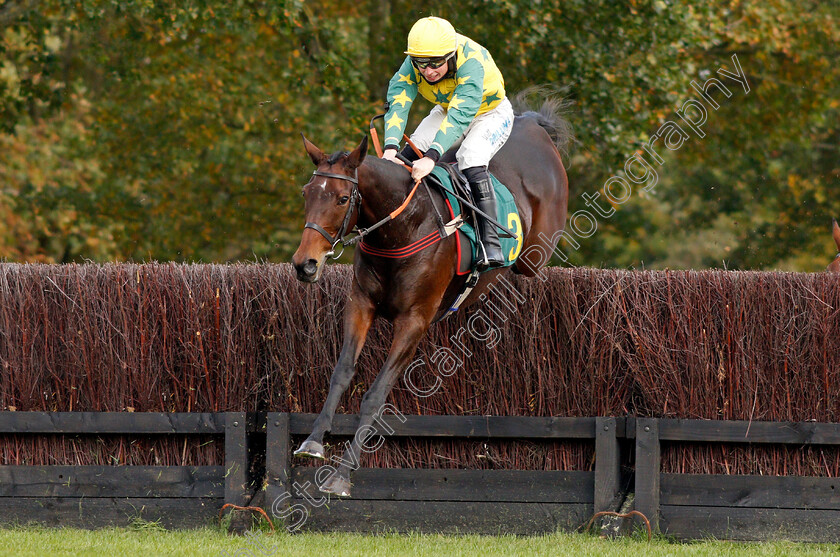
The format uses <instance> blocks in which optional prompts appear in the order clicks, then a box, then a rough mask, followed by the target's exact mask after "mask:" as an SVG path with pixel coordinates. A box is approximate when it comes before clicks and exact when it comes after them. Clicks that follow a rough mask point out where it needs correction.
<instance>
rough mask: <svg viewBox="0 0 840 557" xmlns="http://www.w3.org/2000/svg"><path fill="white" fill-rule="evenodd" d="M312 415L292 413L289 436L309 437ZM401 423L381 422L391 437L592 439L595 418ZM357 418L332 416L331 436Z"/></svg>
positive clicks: (346, 430)
mask: <svg viewBox="0 0 840 557" xmlns="http://www.w3.org/2000/svg"><path fill="white" fill-rule="evenodd" d="M316 417H317V415H316V414H292V415H291V423H290V428H291V433H292V435H309V433H310V432H311V431H312V424H313V422H314V421H315V418H316ZM403 417H404V418H405V422H404V423H403V422H402V421H401V420H400V419H399V418H398V417H396V416H394V415H393V414H391V413H387V412H386V413H385V414H384V415H383V418H382V422H384V423H385V424H387V426H388V427H390V429H392V430H393V434H391V435H393V436H411V437H461V438H473V439H475V438H479V439H487V438H499V439H595V418H539V417H529V416H415V415H406V416H403ZM358 423H359V417H358V415H356V414H336V416H335V419H334V420H333V426H332V430H331V433H332V434H333V435H353V434H354V433H355V431H356V426H357V425H358ZM374 427H375V428H376V430H377V432H378V433H381V434H383V435H386V434H390V431H389V430H388V428H387V427H386V426H385V425H381V424H380V423H379V422H374Z"/></svg>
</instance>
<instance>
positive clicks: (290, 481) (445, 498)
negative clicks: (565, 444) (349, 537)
mask: <svg viewBox="0 0 840 557" xmlns="http://www.w3.org/2000/svg"><path fill="white" fill-rule="evenodd" d="M315 417H316V416H315V415H314V414H281V413H269V414H268V416H267V420H266V422H267V424H268V429H267V438H266V444H267V447H268V450H267V454H266V470H267V477H268V484H267V496H266V507H267V510H269V511H270V512H273V514H274V515H275V516H280V517H283V518H284V519H286V523H287V525H289V526H291V527H292V528H295V529H298V528H301V529H312V530H350V531H364V532H376V531H410V530H422V531H434V532H478V533H488V534H493V533H499V532H506V533H510V532H513V533H521V534H527V533H537V532H553V531H556V530H557V528H558V527H560V528H564V529H575V528H578V527H579V526H581V525H582V524H585V523H586V521H587V520H588V519H589V517H591V516H592V515H593V513H594V512H596V511H597V510H607V508H609V507H610V505H611V504H613V500H614V499H615V498H616V496H617V495H618V491H619V483H620V477H619V473H620V467H619V464H620V462H619V451H618V437H619V435H621V436H623V435H624V420H623V419H620V418H534V417H495V416H494V417H489V416H401V417H400V418H399V419H398V418H397V417H395V416H391V415H386V416H384V417H383V422H385V423H387V428H388V429H389V430H390V433H389V434H388V435H387V437H414V438H422V437H426V438H429V437H432V438H440V437H445V438H457V439H486V440H488V441H492V440H496V439H530V440H562V439H586V440H591V441H592V442H594V443H595V450H596V457H595V470H594V472H589V471H569V472H563V471H539V470H427V469H374V468H361V469H358V470H357V471H355V472H354V474H353V497H352V499H340V500H336V499H332V500H331V501H328V500H327V499H326V498H324V497H323V496H322V495H321V494H320V493H319V491H318V488H317V485H318V484H319V483H323V481H324V478H325V477H326V474H324V475H323V476H319V475H318V472H317V470H318V469H317V468H313V467H308V466H301V467H295V466H293V462H292V459H291V451H292V446H291V441H292V436H293V435H294V436H300V435H307V434H308V433H309V432H310V431H311V430H312V423H313V421H314V420H315ZM357 423H358V417H356V416H341V415H340V416H336V420H335V423H334V425H333V428H332V432H331V433H332V434H333V435H335V436H351V435H353V433H354V431H355V429H356V424H357ZM383 428H385V426H384V425H383ZM327 464H329V463H327Z"/></svg>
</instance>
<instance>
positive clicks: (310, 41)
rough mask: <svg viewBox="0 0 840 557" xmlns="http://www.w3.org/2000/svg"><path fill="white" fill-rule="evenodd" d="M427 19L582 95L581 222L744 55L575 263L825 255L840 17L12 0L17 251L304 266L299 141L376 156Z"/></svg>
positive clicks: (816, 261) (778, 264)
mask: <svg viewBox="0 0 840 557" xmlns="http://www.w3.org/2000/svg"><path fill="white" fill-rule="evenodd" d="M426 15H439V16H442V17H447V18H449V19H450V20H451V21H452V22H453V24H454V25H455V27H456V29H458V30H459V31H461V32H463V33H464V34H467V35H469V36H471V37H472V38H474V39H476V40H478V41H479V42H480V43H482V44H484V45H485V46H487V47H488V49H489V50H490V51H491V53H492V54H493V56H494V58H495V59H496V61H497V63H498V65H499V66H500V68H501V69H502V71H503V74H504V75H505V80H506V85H507V88H508V91H509V93H515V92H516V91H518V90H521V89H523V88H525V87H526V86H528V85H533V84H543V83H550V84H555V85H558V86H563V87H566V88H567V91H568V95H569V97H570V99H571V100H573V101H574V103H575V104H574V109H573V110H572V111H571V112H570V113H569V114H568V118H569V119H570V120H571V122H572V123H573V125H574V127H575V131H576V134H577V137H578V140H579V143H578V145H577V149H576V151H575V152H574V155H573V157H572V159H571V160H570V161H567V162H570V163H571V168H570V171H569V175H570V185H571V188H572V196H571V207H570V208H571V211H572V212H574V211H577V210H581V209H585V208H586V207H585V206H584V202H583V199H582V198H581V197H580V195H581V194H582V193H584V192H589V193H595V192H597V191H599V190H600V189H601V186H602V185H603V183H604V181H605V180H606V179H607V178H609V177H610V176H613V175H621V174H622V172H623V170H622V169H623V166H624V162H625V161H626V160H627V158H628V157H630V156H632V155H633V154H634V153H639V154H643V153H644V152H643V150H642V146H643V145H644V144H646V143H647V142H648V141H649V140H650V138H651V136H652V135H653V134H654V133H655V132H656V130H657V129H659V127H660V126H661V125H662V124H663V123H664V122H666V121H668V120H674V119H675V110H677V109H678V108H679V107H680V106H681V105H682V103H684V102H685V101H686V100H687V99H690V98H696V97H697V93H696V92H695V91H694V90H693V89H692V87H691V82H692V80H694V81H697V82H700V83H702V82H704V81H705V79H708V77H709V76H714V75H715V71H716V70H717V69H718V68H720V67H726V68H728V69H730V70H731V69H732V68H731V56H732V55H733V54H736V55H737V56H738V59H739V61H740V63H741V66H742V68H743V70H744V72H745V73H746V74H747V78H748V80H749V84H750V88H751V90H750V92H749V93H745V92H744V91H743V90H737V89H736V90H733V95H732V97H730V98H728V99H727V98H719V99H718V100H719V101H720V104H721V107H720V109H718V110H716V111H714V110H710V111H709V114H708V120H707V122H706V124H705V125H704V128H703V130H704V132H705V133H706V135H705V137H704V138H702V139H701V138H698V137H693V138H692V139H691V140H690V141H687V142H686V143H685V145H683V146H682V148H681V149H680V150H679V151H674V152H671V153H666V154H663V158H664V160H665V162H664V164H662V165H661V166H658V167H657V172H658V175H659V180H660V181H659V184H658V185H657V187H656V188H655V190H654V191H653V192H650V193H645V192H641V191H634V193H633V196H632V198H631V199H630V200H629V201H628V202H627V203H625V204H623V205H620V206H615V209H616V210H617V211H616V214H615V215H614V216H612V217H610V218H609V219H602V220H601V222H599V227H598V232H597V234H596V235H594V236H593V237H592V238H590V239H587V240H583V241H582V242H581V249H580V250H578V251H575V252H574V253H573V254H572V261H573V262H574V263H575V264H585V265H603V266H621V267H625V266H645V267H665V266H670V267H676V268H679V267H706V266H723V265H726V266H729V267H730V268H785V269H794V268H796V269H800V270H816V269H820V268H822V267H823V266H824V264H825V263H827V262H828V260H829V258H830V256H831V255H832V250H833V246H832V242H831V239H830V236H829V231H830V228H829V224H830V217H831V216H833V215H837V216H840V202H839V201H838V200H837V199H836V196H835V195H833V193H832V189H836V184H837V179H838V176H840V167H838V165H837V162H836V161H837V158H838V157H837V154H838V152H837V151H838V135H839V134H840V131H838V126H837V121H838V112H840V110H838V108H840V102H838V100H837V99H838V98H840V90H838V89H840V85H838V84H840V79H839V78H840V75H839V74H840V69H838V67H837V65H836V63H835V60H836V58H837V54H838V47H837V46H836V45H837V44H839V43H838V40H840V31H838V29H840V27H838V26H837V25H836V22H837V19H838V17H840V8H838V7H837V5H836V4H835V3H827V2H816V1H812V2H806V3H805V4H803V3H794V2H791V1H789V0H770V1H768V2H761V3H758V2H741V1H737V0H714V1H712V2H707V3H684V2H675V1H665V0H654V1H641V0H631V1H629V2H626V3H615V2H609V1H607V0H596V1H594V2H592V1H586V0H564V1H562V2H561V1H560V0H530V1H528V2H523V1H518V0H466V1H465V2H461V3H451V2H430V3H426V4H425V5H424V6H423V7H422V8H418V6H417V5H416V4H415V3H409V2H407V1H405V0H397V1H394V2H386V1H384V0H370V1H368V2H366V3H354V2H350V1H348V0H329V1H325V2H319V3H317V5H316V4H312V3H308V2H304V1H302V0H285V1H282V2H264V1H249V2H242V1H236V2H229V3H226V2H212V1H206V0H188V1H186V2H177V3H175V2H162V3H161V2H151V1H149V0H130V1H127V2H113V1H111V0H82V1H73V2H70V1H69V0H44V1H41V2H32V1H28V0H19V1H18V2H7V3H6V4H4V5H3V7H2V8H0V146H2V151H0V179H2V186H0V217H2V224H0V257H5V258H9V259H13V260H21V261H72V260H81V259H85V258H88V259H93V260H99V261H101V260H113V259H132V260H145V259H174V260H204V261H228V260H240V259H247V258H251V257H256V258H260V259H263V258H264V259H269V260H285V259H287V258H288V257H289V256H290V255H291V253H292V252H293V251H294V249H295V246H296V243H297V241H298V238H299V234H300V226H301V224H302V202H301V199H300V196H299V194H298V190H299V186H300V185H301V184H302V183H303V182H304V181H305V180H306V177H307V175H308V173H309V170H310V166H309V162H308V159H307V158H306V156H305V155H304V154H303V150H302V148H301V141H300V136H299V134H300V133H301V132H303V133H304V134H306V135H307V137H309V138H310V139H312V140H313V141H315V143H316V144H318V145H319V146H321V147H322V148H323V149H325V150H327V151H334V150H341V149H349V148H351V147H352V146H353V145H355V144H356V143H357V142H358V139H359V137H360V136H361V134H363V133H365V132H366V128H367V121H368V120H369V119H370V118H371V117H372V116H373V115H374V114H376V113H377V112H379V111H380V110H381V107H382V102H383V97H384V91H385V86H386V83H387V80H388V78H389V77H390V75H391V73H392V72H393V71H394V69H395V68H396V67H397V66H398V64H399V62H400V60H401V59H402V56H403V54H402V52H403V50H404V46H405V45H404V43H405V36H406V34H407V32H408V29H409V28H410V26H411V25H412V23H413V22H414V21H415V20H416V19H417V18H419V17H423V16H426ZM730 84H731V83H730ZM422 115H423V106H422V103H419V104H418V106H417V107H416V108H415V110H414V111H413V113H412V121H411V122H410V123H409V125H410V126H411V125H415V124H416V123H417V122H418V121H419V119H420V118H421V117H422Z"/></svg>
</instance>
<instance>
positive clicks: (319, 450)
mask: <svg viewBox="0 0 840 557" xmlns="http://www.w3.org/2000/svg"><path fill="white" fill-rule="evenodd" d="M295 456H308V457H311V458H320V459H321V460H323V459H324V446H323V445H322V444H321V443H319V442H317V441H310V440H308V439H307V440H306V441H304V442H303V443H301V445H300V448H298V450H296V451H295Z"/></svg>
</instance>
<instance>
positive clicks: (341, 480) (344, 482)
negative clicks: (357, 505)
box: [318, 474, 352, 497]
mask: <svg viewBox="0 0 840 557" xmlns="http://www.w3.org/2000/svg"><path fill="white" fill-rule="evenodd" d="M351 485H352V484H351V483H350V480H348V479H347V478H345V477H344V476H340V475H338V474H333V475H332V476H330V477H329V478H327V481H325V482H324V483H323V485H321V486H320V487H319V488H318V489H320V490H321V491H322V492H324V493H330V494H332V495H338V496H339V497H350V486H351Z"/></svg>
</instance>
